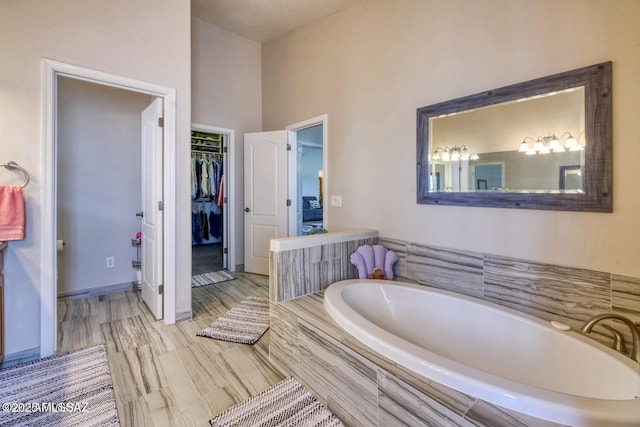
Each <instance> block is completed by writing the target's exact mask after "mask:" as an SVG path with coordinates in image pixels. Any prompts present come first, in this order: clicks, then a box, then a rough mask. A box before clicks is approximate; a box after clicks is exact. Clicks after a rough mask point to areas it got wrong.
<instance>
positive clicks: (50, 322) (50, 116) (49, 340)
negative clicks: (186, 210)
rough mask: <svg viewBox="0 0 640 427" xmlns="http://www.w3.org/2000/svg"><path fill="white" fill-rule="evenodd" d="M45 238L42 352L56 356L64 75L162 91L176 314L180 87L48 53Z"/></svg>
mask: <svg viewBox="0 0 640 427" xmlns="http://www.w3.org/2000/svg"><path fill="white" fill-rule="evenodd" d="M41 62H42V108H43V110H42V140H43V152H42V153H43V155H42V174H43V175H42V194H41V205H42V220H41V228H42V231H41V232H42V243H41V250H40V257H41V271H40V299H41V313H40V356H41V357H46V356H50V355H52V354H53V353H55V351H56V345H57V306H56V304H57V266H56V256H57V255H56V239H57V236H56V224H57V217H56V215H57V213H56V189H57V185H56V184H57V183H56V177H57V173H56V161H57V160H56V147H57V141H56V126H57V116H56V109H57V78H58V76H63V77H68V78H72V79H77V80H82V81H86V82H90V83H95V84H100V85H105V86H111V87H116V88H120V89H124V90H130V91H134V92H139V93H144V94H148V95H151V96H157V97H159V98H162V100H163V110H164V111H163V115H164V151H163V155H164V163H163V168H164V171H163V175H164V187H163V192H164V194H163V198H164V206H165V208H164V225H163V227H164V242H165V243H164V245H163V269H164V271H163V274H164V313H165V316H164V321H165V323H168V324H172V323H175V319H176V265H175V259H176V257H175V255H176V254H175V241H176V195H175V188H176V145H177V144H176V127H177V123H176V120H177V118H176V90H175V89H174V88H170V87H166V86H160V85H157V84H154V83H148V82H143V81H140V80H135V79H131V78H128V77H123V76H118V75H114V74H109V73H105V72H102V71H97V70H92V69H89V68H84V67H80V66H77V65H71V64H66V63H63V62H58V61H54V60H51V59H46V58H42V61H41Z"/></svg>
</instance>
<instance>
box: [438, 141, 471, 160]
mask: <svg viewBox="0 0 640 427" xmlns="http://www.w3.org/2000/svg"><path fill="white" fill-rule="evenodd" d="M479 158H480V157H479V156H478V155H477V154H475V153H471V152H470V151H469V149H468V148H467V146H466V145H462V146H460V147H459V146H457V145H456V146H454V147H451V148H449V147H444V148H442V147H436V149H435V150H433V154H432V155H431V159H432V160H442V161H443V162H449V161H452V162H457V161H460V160H478V159H479Z"/></svg>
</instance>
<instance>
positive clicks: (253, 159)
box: [244, 131, 287, 275]
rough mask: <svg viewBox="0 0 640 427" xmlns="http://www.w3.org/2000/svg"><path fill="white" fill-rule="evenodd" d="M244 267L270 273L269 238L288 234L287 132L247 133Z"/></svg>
mask: <svg viewBox="0 0 640 427" xmlns="http://www.w3.org/2000/svg"><path fill="white" fill-rule="evenodd" d="M244 211H245V214H244V270H245V271H246V272H248V273H256V274H265V275H268V274H269V245H270V243H269V241H270V240H271V239H275V238H278V237H286V236H287V137H286V132H285V131H274V132H257V133H247V134H245V135H244Z"/></svg>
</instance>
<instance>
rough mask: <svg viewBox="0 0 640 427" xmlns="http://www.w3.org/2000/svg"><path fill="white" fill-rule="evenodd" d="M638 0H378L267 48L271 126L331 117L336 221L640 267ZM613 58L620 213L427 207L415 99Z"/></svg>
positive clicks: (614, 268) (495, 250)
mask: <svg viewBox="0 0 640 427" xmlns="http://www.w3.org/2000/svg"><path fill="white" fill-rule="evenodd" d="M639 17H640V2H638V1H635V0H626V1H625V0H619V1H602V0H537V1H513V0H487V1H482V2H478V1H471V0H451V1H441V0H370V1H366V2H362V3H359V4H357V5H355V6H353V7H351V8H349V9H347V10H345V11H342V12H339V13H336V14H334V15H332V16H330V17H328V18H325V19H322V20H320V21H318V22H316V23H315V24H313V25H310V26H308V27H306V28H304V29H302V30H300V31H298V32H296V33H294V34H291V35H289V36H286V37H283V38H281V39H278V40H275V41H273V42H271V43H269V44H266V45H265V46H264V47H263V56H262V63H263V83H262V84H263V106H262V108H263V128H264V130H274V129H282V128H284V127H285V126H286V125H287V124H290V123H294V122H296V121H300V120H303V119H307V118H310V117H314V116H317V115H319V114H322V113H328V115H329V121H330V126H329V134H328V141H329V147H328V155H329V165H328V168H327V170H326V173H327V176H328V183H329V194H334V195H342V196H343V207H342V208H330V209H331V213H330V215H331V226H332V229H334V230H336V229H346V228H351V227H372V228H376V229H378V230H380V235H381V236H387V237H395V238H400V239H404V240H408V241H414V242H419V243H424V244H430V245H439V246H445V247H452V248H459V249H469V250H474V251H479V252H485V253H491V254H497V255H506V256H513V257H518V258H523V259H528V260H533V261H540V262H549V263H553V264H561V265H567V266H572V267H585V268H587V267H588V268H591V269H595V270H603V271H611V272H616V273H622V274H629V275H635V276H638V275H640V262H638V260H640V243H638V242H640V227H639V226H638V223H637V220H638V218H639V217H640V197H638V190H637V188H638V184H637V182H636V179H635V177H634V172H635V170H636V169H637V159H638V158H639V157H640V144H639V142H640V141H639V136H640V121H639V120H638V117H639V116H640V103H638V98H639V96H640V80H639V79H638V76H640V51H639V49H640V47H639V46H640V26H638V24H637V22H638V18H639ZM608 60H611V61H613V145H614V150H613V183H614V188H613V200H614V206H613V209H614V212H613V213H611V214H598V213H571V212H548V211H525V210H522V211H520V210H511V209H491V208H464V207H445V206H427V205H418V204H416V201H415V200H416V167H415V162H416V158H415V152H416V150H415V132H416V131H415V129H416V123H415V120H416V119H415V116H416V108H418V107H422V106H425V105H430V104H433V103H437V102H441V101H445V100H447V99H452V98H456V97H460V96H464V95H469V94H472V93H476V92H479V91H482V90H488V89H492V88H496V87H501V86H505V85H508V84H512V83H516V82H519V81H524V80H529V79H532V78H537V77H542V76H545V75H549V74H553V73H557V72H561V71H566V70H570V69H574V68H579V67H582V66H586V65H591V64H595V63H599V62H603V61H608Z"/></svg>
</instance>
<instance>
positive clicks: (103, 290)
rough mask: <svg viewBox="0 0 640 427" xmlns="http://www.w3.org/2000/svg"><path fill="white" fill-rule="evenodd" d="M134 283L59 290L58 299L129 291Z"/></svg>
mask: <svg viewBox="0 0 640 427" xmlns="http://www.w3.org/2000/svg"><path fill="white" fill-rule="evenodd" d="M134 283H135V282H133V281H131V282H125V283H115V284H113V285H106V286H97V287H95V288H89V289H81V290H78V291H70V292H61V293H59V294H58V300H64V299H77V298H86V297H93V296H100V295H107V294H113V293H115V292H122V291H130V290H133V289H134V286H133V285H134Z"/></svg>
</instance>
